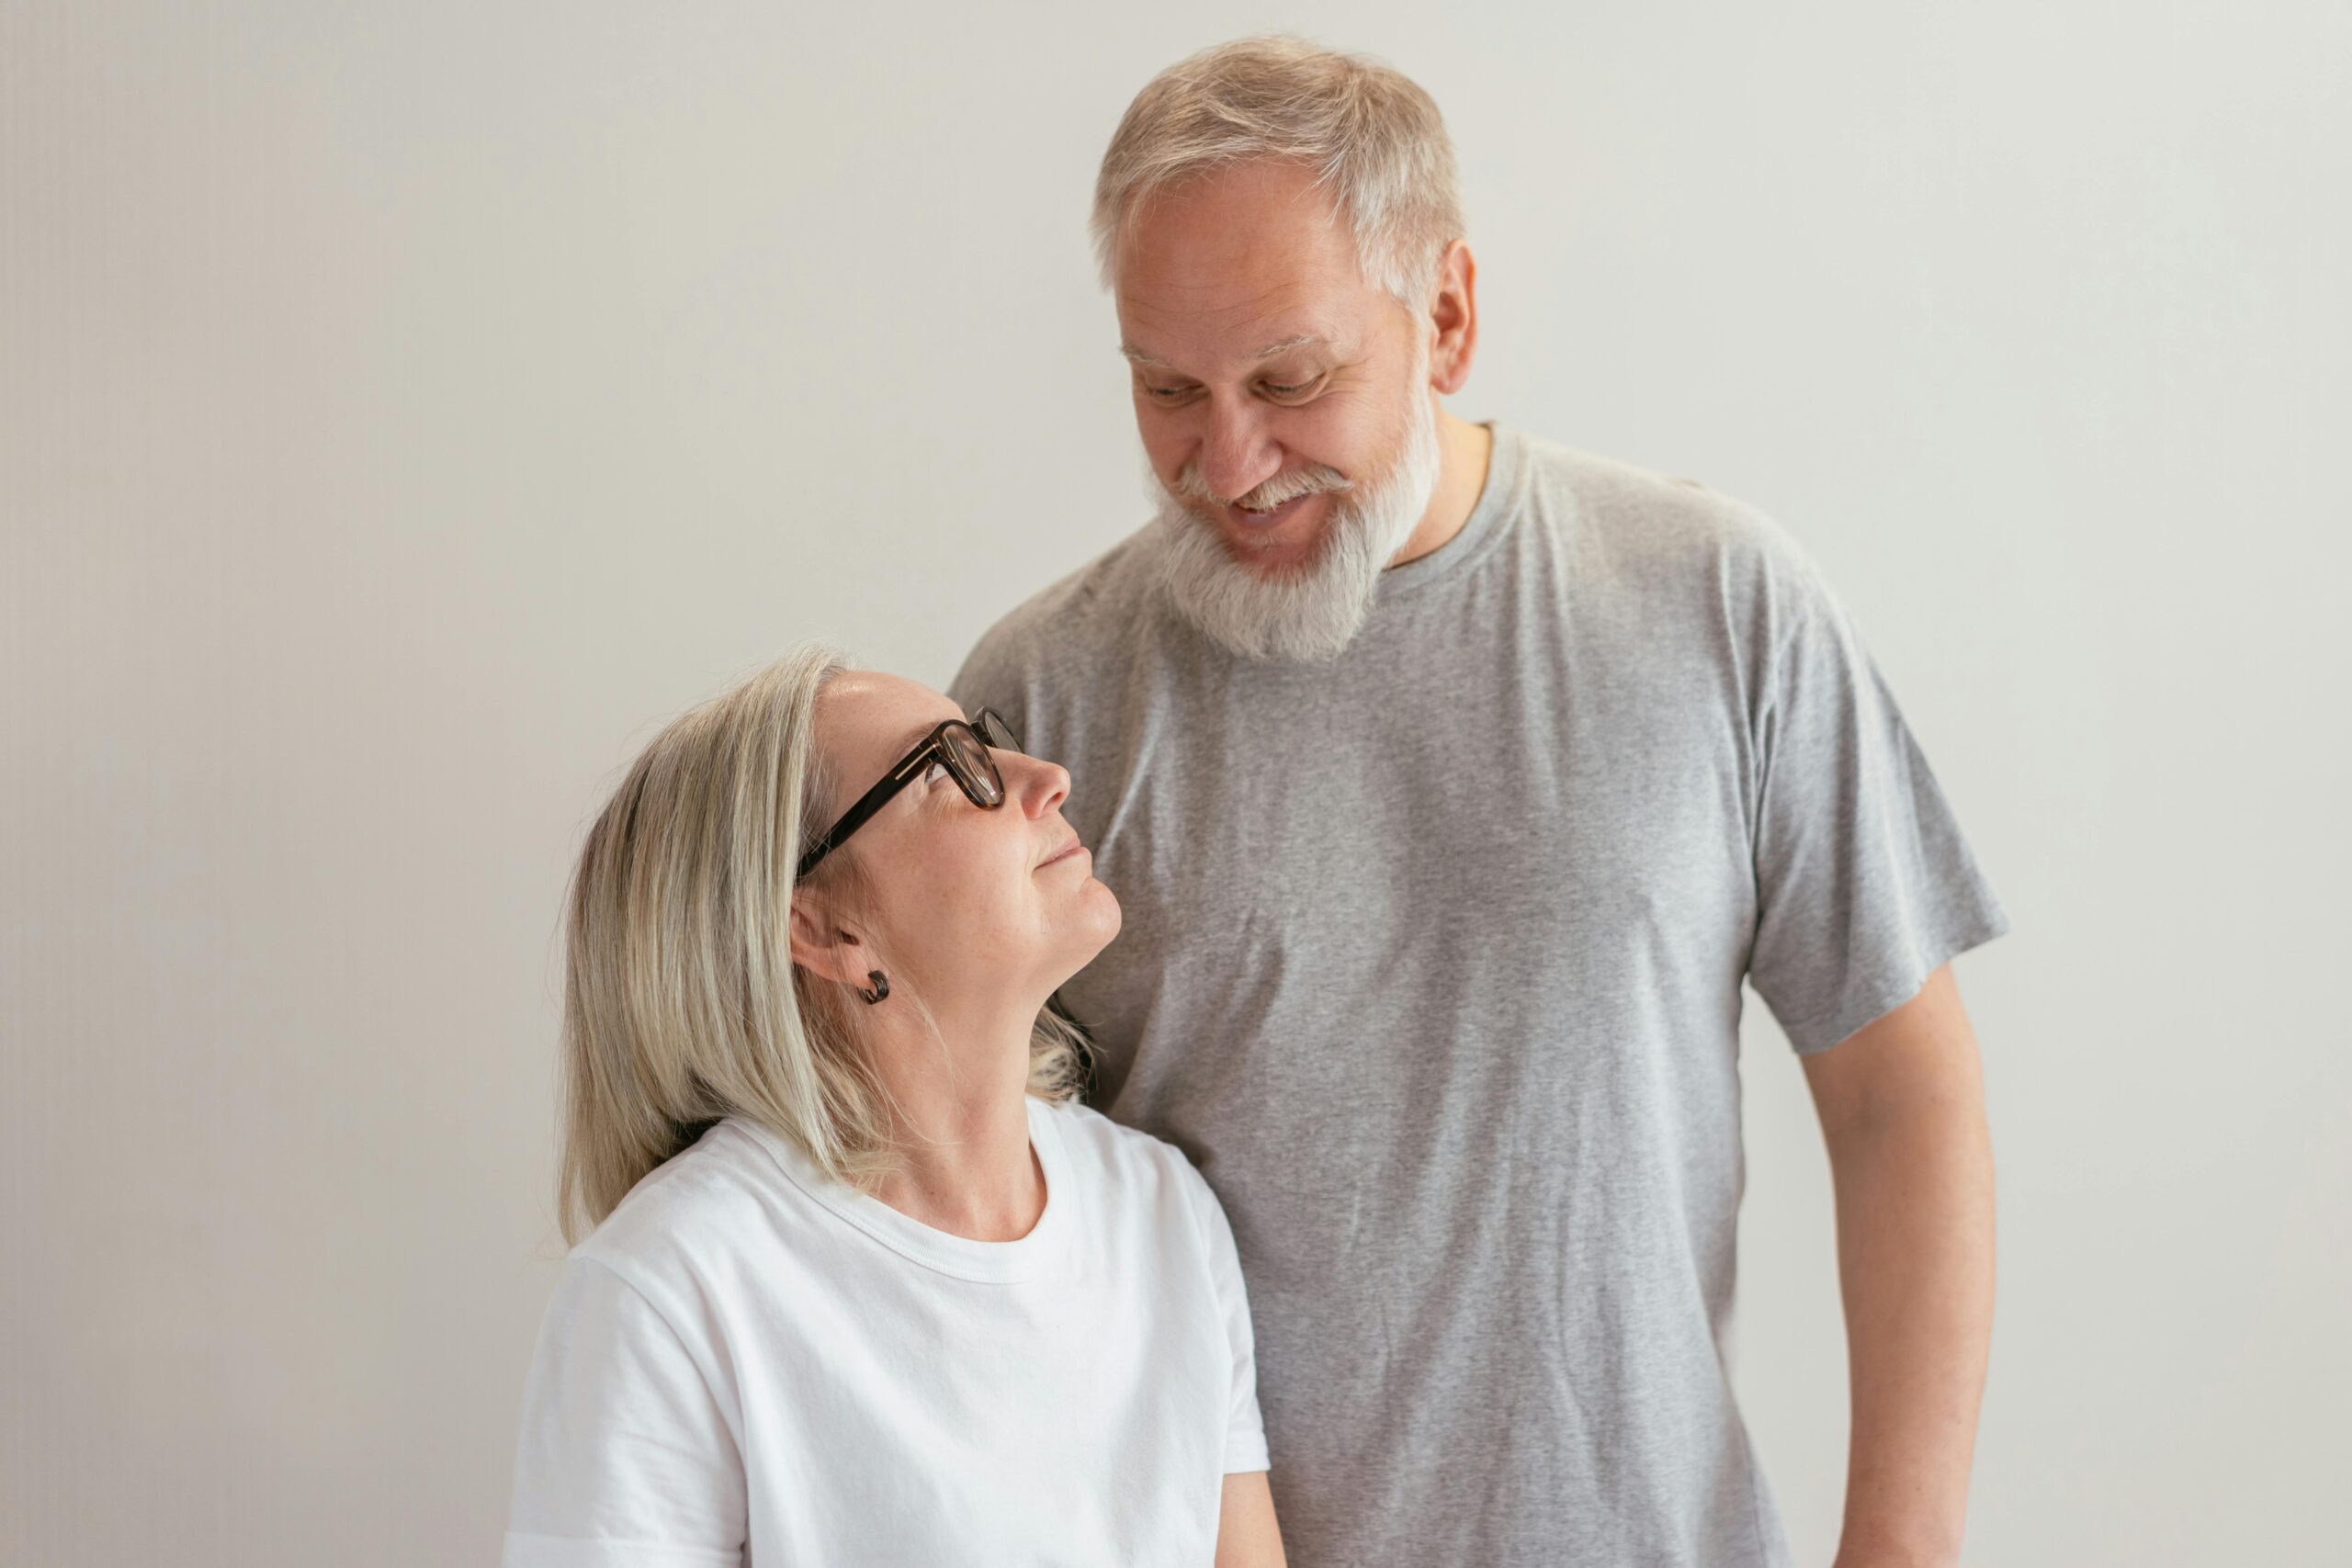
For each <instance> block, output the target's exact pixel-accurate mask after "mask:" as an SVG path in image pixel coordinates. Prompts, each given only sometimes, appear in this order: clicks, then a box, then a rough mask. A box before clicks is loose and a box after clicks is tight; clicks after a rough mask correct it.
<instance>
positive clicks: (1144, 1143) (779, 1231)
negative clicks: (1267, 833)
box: [505, 649, 1282, 1568]
mask: <svg viewBox="0 0 2352 1568" xmlns="http://www.w3.org/2000/svg"><path fill="white" fill-rule="evenodd" d="M1068 793H1069V775H1068V774H1067V773H1064V772H1063V771H1062V770H1061V769H1060V768H1059V767H1057V766H1056V765H1055V764H1053V763H1051V762H1046V761H1038V760H1037V759H1035V758H1033V757H1027V756H1023V754H1022V753H1021V750H1020V745H1019V742H1018V741H1017V740H1016V739H1014V738H1013V736H1012V733H1011V732H1010V730H1009V729H1008V728H1006V727H1005V726H1004V725H1003V723H1002V721H1001V720H1000V719H998V718H997V717H996V716H994V715H993V714H990V713H987V712H983V713H981V714H978V715H976V716H971V717H969V718H968V719H967V716H965V715H963V714H960V713H958V712H957V711H956V707H955V706H954V705H952V704H950V703H949V702H948V701H947V700H946V699H945V698H944V697H942V696H940V695H939V694H936V693H934V692H931V691H928V690H926V689H925V688H923V687H922V686H919V685H916V684H915V683H913V682H909V681H902V680H898V679H894V678H892V677H889V676H886V675H878V674H869V673H862V672H856V671H851V670H849V669H848V668H847V666H846V665H845V664H844V663H843V662H842V660H840V659H839V658H838V657H836V656H834V655H831V654H830V653H828V652H826V651H824V650H822V649H802V650H800V651H797V652H796V653H794V654H793V655H791V656H789V657H787V658H786V659H784V660H780V661H779V662H777V663H776V664H775V665H773V666H771V667H770V668H768V669H766V670H764V671H761V672H760V673H759V674H757V675H755V676H753V677H752V678H751V679H750V680H748V681H746V682H743V683H742V684H741V685H739V686H738V687H736V688H735V689H734V690H732V691H730V692H729V693H727V694H725V695H723V696H721V697H719V698H718V699H716V700H715V701H712V702H710V703H708V704H707V705H704V706H702V707H699V708H697V709H695V711H693V712H691V713H689V714H687V715H686V716H684V717H683V718H681V719H679V720H678V721H677V722H675V723H674V724H673V725H671V726H670V728H668V729H666V730H665V731H663V732H662V735H661V737H660V738H659V739H656V740H655V741H654V742H653V743H652V745H650V747H648V748H647V749H646V751H645V754H644V755H643V756H641V757H640V758H639V759H638V761H637V763H636V765H635V766H634V767H633V768H631V769H630V771H629V773H628V778H627V779H626V780H625V781H624V782H623V783H622V784H621V786H620V789H619V791H618V792H617V793H616V795H615V796H614V798H613V800H612V802H611V803H610V804H609V805H608V806H606V807H605V810H604V813H603V815H602V816H600V817H599V818H597V820H596V824H595V826H594V828H593V829H591V830H590V832H589V834H588V841H587V844H586V847H585V848H584V850H583V851H582V854H581V858H580V866H579V871H578V874H577V877H576V879H575V882H574V884H573V887H572V893H571V940H570V976H569V980H568V984H567V987H566V998H565V1022H564V1060H565V1070H566V1077H567V1079H568V1084H567V1096H568V1125H567V1128H566V1131H565V1135H564V1144H563V1155H562V1195H563V1206H564V1215H565V1225H566V1234H567V1235H568V1236H570V1237H572V1238H574V1239H575V1240H576V1245H575V1246H574V1247H572V1249H571V1255H570V1257H569V1258H568V1259H567V1260H566V1262H565V1264H564V1268H563V1273H562V1277H561V1279H560V1281H559V1283H558V1285H557V1287H556V1292H555V1296H554V1299H553V1301H552V1302H551V1303H549V1305H548V1314H547V1321H546V1325H545V1326H544V1328H543V1330H542V1332H541V1335H540V1339H539V1347H538V1353H537V1359H536V1361H535V1363H534V1365H533V1368H532V1371H531V1374H530V1380H529V1383H528V1387H527V1389H526V1393H525V1398H524V1415H523V1426H522V1438H521V1445H520V1452H519V1456H518V1458H517V1461H516V1467H515V1499H514V1509H513V1517H512V1520H511V1525H510V1529H509V1532H508V1534H507V1537H506V1549H505V1561H506V1562H507V1564H508V1565H509V1568H556V1565H559V1564H562V1565H571V1564H580V1565H586V1564H595V1565H597V1568H619V1565H621V1564H624V1563H626V1564H629V1565H632V1568H637V1565H661V1568H669V1565H675V1568H686V1565H688V1564H692V1565H693V1568H707V1565H716V1564H720V1563H728V1564H732V1563H738V1562H756V1563H760V1564H763V1565H770V1564H784V1563H818V1564H825V1565H827V1568H832V1565H837V1564H853V1563H884V1562H888V1563H922V1564H947V1563H980V1562H987V1563H1014V1562H1019V1563H1035V1562H1056V1563H1080V1564H1141V1563H1202V1564H1206V1563H1210V1562H1215V1563H1216V1564H1220V1565H1228V1564H1244V1563H1247V1564H1262V1563H1276V1564H1278V1563H1280V1562H1281V1561H1282V1545H1281V1540H1280V1538H1279V1536H1278V1534H1277V1531H1276V1529H1275V1523H1274V1515H1273V1504H1272V1497H1271V1495H1270V1494H1269V1492H1268V1489H1267V1484H1266V1475H1265V1471H1266V1463H1267V1459H1266V1443H1265V1438H1264V1435H1263V1428H1262V1427H1261V1422H1260V1419H1259V1414H1258V1402H1257V1392H1256V1376H1255V1365H1254V1362H1253V1360H1252V1353H1251V1348H1250V1314H1249V1304H1248V1303H1247V1301H1246V1299H1245V1298H1244V1295H1243V1291H1242V1282H1241V1273H1240V1269H1239V1266H1238V1262H1237V1260H1236V1258H1235V1252H1234V1244H1233V1235H1232V1233H1231V1231H1230V1230H1229V1229H1228V1228H1227V1224H1226V1219H1225V1215H1224V1213H1223V1211H1222V1210H1221V1209H1220V1208H1219V1207H1218V1205H1217V1201H1216V1197H1215V1196H1214V1195H1213V1194H1212V1193H1211V1192H1210V1190H1209V1189H1208V1185H1207V1184H1206V1183H1205V1182H1204V1181H1203V1180H1202V1179H1201V1178H1200V1176H1199V1174H1198V1173H1197V1172H1195V1171H1194V1170H1193V1168H1192V1166H1191V1165H1190V1164H1189V1163H1188V1162H1187V1161H1186V1160H1185V1158H1184V1156H1182V1154H1180V1153H1179V1152H1178V1151H1177V1150H1175V1149H1174V1148H1172V1147H1170V1145H1167V1144H1164V1143H1161V1142H1159V1140H1158V1139H1155V1138H1152V1137H1149V1136H1147V1135H1145V1134H1141V1133H1137V1132H1135V1131H1132V1130H1130V1129H1127V1128H1125V1127H1120V1126H1117V1125H1114V1123H1112V1122H1109V1121H1107V1120H1105V1119H1104V1118H1103V1117H1102V1116H1100V1115H1097V1114H1096V1113H1095V1112H1093V1111H1089V1110H1087V1109H1085V1108H1084V1107H1083V1106H1080V1104H1078V1103H1077V1101H1076V1100H1075V1099H1074V1098H1073V1089H1074V1085H1075V1083H1076V1081H1077V1078H1078V1076H1079V1072H1080V1065H1081V1060H1082V1055H1081V1054H1082V1052H1083V1050H1084V1043H1083V1042H1082V1040H1081V1039H1080V1038H1079V1037H1078V1036H1077V1035H1076V1034H1075V1033H1074V1032H1071V1031H1070V1030H1069V1028H1068V1027H1067V1026H1066V1025H1064V1024H1063V1023H1062V1022H1061V1021H1059V1020H1058V1019H1057V1017H1056V1016H1055V1015H1054V1014H1052V1013H1051V1012H1049V1011H1048V1010H1046V1000H1047V998H1049V997H1050V996H1051V995H1052V994H1053V991H1054V989H1055V987H1057V986H1058V985H1060V984H1061V982H1062V981H1064V980H1065V979H1067V978H1068V977H1069V976H1070V975H1072V974H1073V973H1075V972H1076V971H1077V970H1078V969H1080V967H1081V966H1083V965H1084V964H1086V963H1087V961H1088V960H1090V959H1091V958H1092V957H1093V956H1094V954H1095V953H1098V952H1100V951H1101V950H1102V949H1103V946H1104V945H1105V944H1107V943H1108V942H1110V941H1111V939H1112V938H1113V937H1114V936H1115V935H1116V934H1117V933H1118V930H1119V905H1118V901H1117V899H1115V898H1114V897H1113V896H1112V894H1111V890H1110V889H1109V888H1107V887H1105V886H1103V884H1102V883H1100V882H1098V881H1096V880H1095V879H1094V876H1093V874H1092V862H1091V858H1090V856H1089V855H1088V852H1087V851H1086V848H1085V846H1084V845H1082V844H1080V842H1079V840H1078V835H1077V834H1076V833H1075V832H1073V831H1072V830H1071V829H1070V827H1069V823H1067V822H1065V821H1064V820H1063V819H1062V815H1061V810H1060V807H1061V803H1062V801H1063V799H1064V798H1065V797H1066V796H1067V795H1068ZM583 1231H584V1232H585V1233H586V1234H585V1235H584V1236H582V1232H583Z"/></svg>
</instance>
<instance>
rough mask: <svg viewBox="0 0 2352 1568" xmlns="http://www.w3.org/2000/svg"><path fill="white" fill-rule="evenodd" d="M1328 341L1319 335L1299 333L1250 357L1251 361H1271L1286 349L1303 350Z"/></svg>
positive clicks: (1271, 344)
mask: <svg viewBox="0 0 2352 1568" xmlns="http://www.w3.org/2000/svg"><path fill="white" fill-rule="evenodd" d="M1329 341H1330V340H1329V339H1328V338H1326V337H1325V336H1324V335H1323V334H1322V333H1299V334H1298V335H1297V336H1296V337H1286V338H1284V339H1283V341H1282V342H1280V343H1270V344H1267V345H1266V346H1265V347H1263V348H1261V349H1260V350H1259V351H1258V352H1257V353H1255V354H1253V355H1250V358H1252V359H1271V358H1272V357H1273V356H1274V355H1277V354H1280V353H1281V352H1282V351H1283V349H1286V348H1304V347H1306V345H1307V344H1310V343H1328V342H1329Z"/></svg>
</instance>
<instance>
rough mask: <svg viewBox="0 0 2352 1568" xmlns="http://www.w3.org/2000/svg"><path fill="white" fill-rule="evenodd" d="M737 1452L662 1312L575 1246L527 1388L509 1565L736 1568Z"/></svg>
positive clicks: (740, 1532) (740, 1503) (739, 1552)
mask: <svg viewBox="0 0 2352 1568" xmlns="http://www.w3.org/2000/svg"><path fill="white" fill-rule="evenodd" d="M745 1506H746V1501H745V1488H744V1478H743V1461H742V1458H741V1454H740V1452H739V1451H738V1450H737V1447H736V1442H735V1438H734V1435H733V1433H732V1432H731V1431H730V1429H729V1426H728V1423H727V1421H726V1418H725V1416H724V1415H723V1413H722V1412H721V1410H720V1409H719V1406H718V1402H717V1401H716V1400H715V1399H714V1398H713V1397H712V1394H711V1391H710V1386H709V1383H708V1382H707V1380H706V1379H705V1377H704V1375H703V1373H702V1371H701V1370H700V1369H699V1368H698V1367H697V1366H696V1364H695V1359H694V1357H693V1356H692V1355H691V1354H690V1353H689V1352H688V1349H687V1348H686V1345H685V1343H684V1340H683V1339H682V1338H681V1337H680V1336H679V1334H678V1332H677V1330H676V1329H675V1328H673V1325H671V1323H670V1322H669V1320H668V1319H666V1318H665V1317H663V1316H662V1314H661V1313H659V1312H657V1311H656V1310H655V1309H654V1308H653V1306H652V1305H651V1304H650V1303H648V1302H647V1301H646V1299H645V1298H644V1297H643V1296H642V1295H640V1294H639V1292H637V1291H636V1290H635V1289H634V1288H633V1287H632V1286H630V1285H629V1284H628V1281H626V1280H623V1279H622V1278H621V1277H620V1276H619V1275H618V1274H616V1273H615V1272H613V1270H612V1269H609V1268H607V1267H605V1265H604V1264H602V1263H598V1262H596V1261H594V1259H591V1258H582V1257H580V1256H578V1255H576V1254H575V1255H574V1256H573V1257H572V1258H570V1259H569V1260H568V1261H566V1263H565V1264H564V1269H563V1276H562V1278H561V1279H560V1280H559V1281H558V1283H557V1285H556V1291H555V1295H554V1297H553V1298H552V1299H551V1300H550V1301H549V1302H548V1313H547V1319H546V1322H545V1324H544V1325H543V1326H542V1327H541V1329H540V1331H539V1343H538V1350H537V1355H536V1357H535V1358H534V1359H533V1361H532V1366H531V1372H530V1377H529V1380H528V1381H527V1382H526V1385H525V1388H524V1395H523V1423H522V1437H521V1441H520V1443H519V1445H518V1447H517V1450H516V1454H515V1496H514V1504H513V1508H512V1510H511V1513H510V1515H509V1521H508V1529H507V1535H506V1550H505V1555H504V1558H503V1562H504V1564H505V1568H622V1565H623V1564H628V1565H629V1568H736V1565H737V1564H740V1563H741V1562H742V1558H743V1541H744V1534H745V1528H746V1527H745V1519H744V1511H745Z"/></svg>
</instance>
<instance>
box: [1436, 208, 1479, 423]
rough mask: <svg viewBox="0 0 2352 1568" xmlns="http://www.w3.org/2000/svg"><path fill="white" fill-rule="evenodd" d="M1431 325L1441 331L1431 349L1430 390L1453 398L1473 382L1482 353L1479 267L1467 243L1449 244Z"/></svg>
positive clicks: (1441, 260) (1441, 261) (1439, 270)
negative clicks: (1472, 370) (1475, 360)
mask: <svg viewBox="0 0 2352 1568" xmlns="http://www.w3.org/2000/svg"><path fill="white" fill-rule="evenodd" d="M1430 324H1432V325H1433V326H1435V327H1436V328H1437V341H1436V342H1435V343H1434V344H1430V387H1431V388H1432V389H1435V390H1436V391H1438V392H1441V393H1443V394H1445V395H1448V396H1451V395H1452V394H1453V393H1454V392H1457V391H1459V390H1461V389H1462V384H1463V383H1464V381H1467V380H1468V379H1470V361H1471V360H1472V359H1473V358H1474V357H1475V356H1476V354H1477V352H1478V264H1477V262H1476V260H1475V259H1473V257H1472V256H1471V254H1470V246H1469V245H1468V243H1465V242H1464V241H1461V240H1453V241H1449V242H1447V243H1446V247H1445V254H1444V255H1442V256H1441V257H1440V258H1439V259H1438V266H1437V291H1436V294H1435V296H1434V297H1433V298H1432V299H1430Z"/></svg>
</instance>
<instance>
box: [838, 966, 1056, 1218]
mask: <svg viewBox="0 0 2352 1568" xmlns="http://www.w3.org/2000/svg"><path fill="white" fill-rule="evenodd" d="M887 1005H888V1004H887V1003H886V1004H885V1006H887ZM1035 1017H1036V1012H1035V1010H1034V1009H1033V1010H1030V1011H1029V1012H1028V1013H1027V1014H1026V1015H1025V1016H1019V1017H1015V1018H1009V1019H1000V1020H991V1021H988V1022H986V1023H982V1022H981V1021H978V1020H962V1021H957V1020H951V1019H949V1018H947V1017H944V1016H941V1017H938V1018H937V1019H936V1020H935V1021H936V1023H937V1024H938V1033H937V1034H936V1035H934V1034H933V1032H932V1031H931V1030H930V1029H929V1028H927V1027H925V1026H924V1025H923V1021H922V1018H921V1016H920V1015H919V1014H917V1013H916V1012H915V1011H914V1010H912V1009H911V1008H910V1009H909V1010H907V1013H906V1016H904V1017H903V1018H899V1019H894V1020H892V1021H891V1023H892V1025H893V1026H894V1027H891V1028H889V1029H887V1030H883V1031H877V1032H878V1033H880V1034H881V1035H882V1036H883V1037H882V1038H881V1039H879V1040H876V1042H875V1043H876V1046H877V1047H878V1049H877V1050H876V1054H875V1064H876V1070H877V1072H878V1073H879V1075H880V1077H881V1078H882V1083H883V1087H884V1088H885V1089H888V1092H889V1096H890V1100H891V1102H892V1104H891V1121H892V1129H891V1130H892V1133H893V1135H894V1137H893V1141H894V1143H895V1144H896V1145H897V1148H898V1151H899V1168H897V1169H895V1170H893V1171H891V1172H890V1173H889V1174H888V1175H887V1176H885V1177H883V1178H881V1179H879V1180H877V1181H876V1183H875V1185H874V1187H873V1189H872V1191H873V1194H874V1196H875V1197H876V1198H877V1199H879V1200H881V1201H883V1202H885V1203H888V1205H889V1206H890V1207H892V1208H893V1209H896V1210H898V1211H899V1213H902V1214H904V1215H906V1216H907V1217H908V1218H909V1219H911V1220H914V1221H916V1222H918V1223H919V1224H926V1225H929V1226H931V1227H932V1228H933V1230H942V1231H945V1232H947V1233H948V1234H949V1235H959V1236H964V1237H966V1238H967V1239H969V1240H973V1241H1017V1240H1019V1239H1020V1238H1021V1237H1023V1236H1024V1235H1028V1234H1029V1232H1030V1231H1031V1230H1032V1229H1034V1228H1035V1225H1036V1224H1037V1221H1038V1218H1039V1216H1041V1215H1042V1214H1044V1213H1045V1211H1046V1177H1045V1171H1044V1169H1043V1168H1042V1167H1041V1166H1040V1165H1039V1164H1038V1161H1037V1156H1036V1154H1035V1151H1034V1150H1032V1149H1031V1147H1030V1145H1029V1098H1028V1084H1029V1029H1030V1023H1031V1021H1033V1020H1034V1019H1035Z"/></svg>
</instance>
